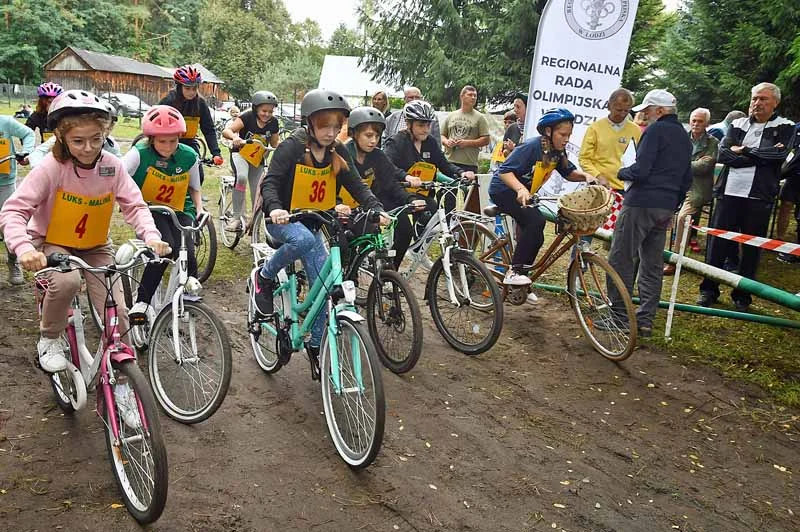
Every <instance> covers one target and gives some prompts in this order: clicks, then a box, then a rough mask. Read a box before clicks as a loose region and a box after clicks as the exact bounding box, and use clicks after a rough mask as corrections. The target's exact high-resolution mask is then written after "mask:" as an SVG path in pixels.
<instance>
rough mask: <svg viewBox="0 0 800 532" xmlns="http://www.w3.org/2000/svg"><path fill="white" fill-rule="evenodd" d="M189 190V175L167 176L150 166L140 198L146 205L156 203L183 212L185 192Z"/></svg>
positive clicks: (185, 173) (186, 173)
mask: <svg viewBox="0 0 800 532" xmlns="http://www.w3.org/2000/svg"><path fill="white" fill-rule="evenodd" d="M188 189H189V173H188V172H184V173H182V174H178V175H167V174H165V173H164V172H161V171H160V170H157V169H156V168H153V167H152V166H151V167H150V168H148V169H147V175H145V176H144V183H143V184H142V197H143V198H144V200H145V201H146V202H147V203H157V204H158V205H166V206H168V207H172V208H173V209H175V210H176V211H178V212H183V207H184V205H185V204H186V191H187V190H188Z"/></svg>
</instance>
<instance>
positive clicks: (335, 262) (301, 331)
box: [247, 210, 386, 469]
mask: <svg viewBox="0 0 800 532" xmlns="http://www.w3.org/2000/svg"><path fill="white" fill-rule="evenodd" d="M301 221H311V222H313V223H315V224H321V225H323V226H324V227H326V228H327V230H328V232H329V234H330V235H331V240H330V254H329V255H328V258H327V260H326V261H325V264H324V266H323V267H322V271H321V272H320V275H319V277H318V278H317V280H316V281H315V282H314V284H313V285H312V286H311V287H310V288H309V289H308V291H307V292H306V293H305V294H304V299H303V301H302V302H300V301H299V298H298V294H299V292H298V289H299V288H300V284H299V282H298V279H297V273H296V271H295V267H294V265H290V266H289V267H288V268H286V269H284V270H281V272H280V273H279V274H278V284H279V286H278V287H277V288H276V289H275V292H274V312H273V314H272V315H271V316H266V317H265V316H261V315H260V314H259V313H258V312H257V311H256V308H255V305H254V303H253V298H252V297H248V301H249V302H248V308H247V329H248V333H249V335H250V344H251V347H252V349H253V355H254V356H255V359H256V362H257V363H258V365H259V366H260V367H261V369H262V370H263V371H264V372H265V373H267V374H272V373H275V372H277V371H278V370H280V369H281V368H282V367H283V366H285V365H286V364H287V363H288V362H289V360H290V358H291V355H292V353H294V352H298V351H300V350H302V349H303V347H304V339H305V338H306V337H307V336H308V335H310V331H311V327H312V324H313V323H314V320H315V319H316V318H317V316H319V315H320V313H321V312H323V311H324V309H326V308H327V311H328V325H327V327H326V329H325V334H324V336H323V338H322V343H321V344H320V352H319V360H317V359H316V357H314V356H313V355H311V354H309V353H308V350H306V355H307V356H308V358H309V363H310V367H311V378H312V379H314V380H319V381H320V385H321V390H322V404H323V406H324V410H325V419H326V421H327V424H328V431H329V432H330V435H331V439H332V440H333V444H334V446H335V447H336V451H337V452H338V453H339V456H341V457H342V459H343V460H344V461H345V462H346V463H347V465H349V466H350V467H351V468H353V469H361V468H364V467H366V466H368V465H369V464H370V463H372V461H373V460H374V459H375V456H377V454H378V451H379V450H380V447H381V444H382V442H383V428H384V424H385V416H386V403H385V400H384V396H383V380H382V378H381V369H380V368H381V365H380V362H378V360H377V355H376V349H375V345H374V344H373V342H372V339H371V338H370V335H369V333H368V331H367V328H366V324H365V320H364V318H363V317H361V316H360V315H359V314H358V311H357V310H356V307H355V301H356V288H355V284H354V283H353V281H350V280H347V281H343V275H344V274H343V270H342V259H341V249H342V248H343V247H345V246H347V242H346V236H345V231H344V229H343V227H342V225H341V224H340V223H339V221H338V220H337V219H336V217H335V216H333V215H331V214H330V213H328V212H325V211H313V210H309V211H298V212H295V213H293V214H292V215H291V216H290V218H289V223H292V222H301ZM265 237H266V243H259V242H254V243H252V244H251V247H252V249H253V267H254V271H255V270H258V269H260V268H261V266H262V265H263V264H264V262H265V261H266V260H268V259H269V258H270V257H271V256H272V254H273V253H274V252H275V250H276V249H277V248H278V247H280V245H281V243H279V242H276V241H274V240H273V239H272V238H271V237H270V235H269V231H265ZM252 279H253V275H251V276H250V277H249V278H248V283H247V291H248V294H250V293H252V290H254V287H253V286H252ZM301 317H302V319H301Z"/></svg>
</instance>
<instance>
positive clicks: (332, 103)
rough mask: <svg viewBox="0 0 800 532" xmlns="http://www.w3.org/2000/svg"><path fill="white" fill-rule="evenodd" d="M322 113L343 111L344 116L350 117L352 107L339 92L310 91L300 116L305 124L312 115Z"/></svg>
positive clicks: (302, 104) (305, 98)
mask: <svg viewBox="0 0 800 532" xmlns="http://www.w3.org/2000/svg"><path fill="white" fill-rule="evenodd" d="M320 111H342V112H343V113H344V116H350V105H349V104H348V103H347V100H345V99H344V97H343V96H342V95H341V94H339V93H338V92H333V91H329V90H326V89H314V90H311V91H308V92H307V93H306V95H305V96H303V102H302V103H301V104H300V116H301V118H302V119H303V122H306V123H307V122H308V119H309V118H310V117H311V115H313V114H314V113H318V112H320Z"/></svg>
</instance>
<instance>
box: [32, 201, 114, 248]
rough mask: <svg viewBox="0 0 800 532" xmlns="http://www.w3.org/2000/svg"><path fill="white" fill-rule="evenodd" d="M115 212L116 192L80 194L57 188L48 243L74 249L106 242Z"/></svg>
mask: <svg viewBox="0 0 800 532" xmlns="http://www.w3.org/2000/svg"><path fill="white" fill-rule="evenodd" d="M113 211H114V193H113V192H109V193H108V194H106V195H104V196H81V195H80V194H73V193H71V192H66V191H64V190H62V189H58V191H57V192H56V200H55V203H53V211H52V214H51V215H50V225H49V227H48V228H47V236H46V237H45V242H47V243H49V244H56V245H58V246H64V247H67V248H74V249H91V248H94V247H97V246H99V245H102V244H105V243H106V241H107V240H108V228H109V226H110V225H111V214H112V213H113Z"/></svg>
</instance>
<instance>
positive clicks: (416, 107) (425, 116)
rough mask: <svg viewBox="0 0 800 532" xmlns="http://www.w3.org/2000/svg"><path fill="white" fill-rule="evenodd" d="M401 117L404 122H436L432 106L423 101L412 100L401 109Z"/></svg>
mask: <svg viewBox="0 0 800 532" xmlns="http://www.w3.org/2000/svg"><path fill="white" fill-rule="evenodd" d="M403 117H404V118H405V119H406V120H417V121H418V122H433V121H434V120H436V113H434V112H433V106H432V105H431V104H429V103H428V102H425V101H423V100H413V101H410V102H408V103H407V104H406V105H405V107H403Z"/></svg>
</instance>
